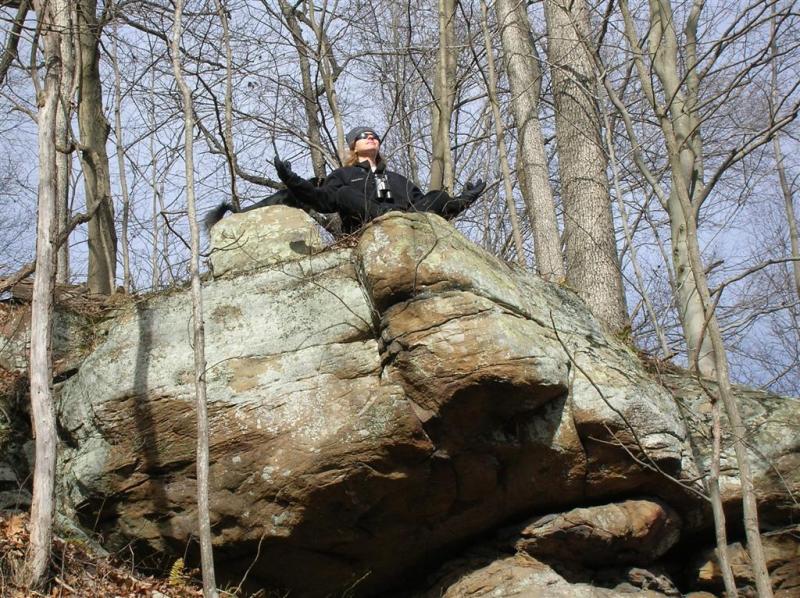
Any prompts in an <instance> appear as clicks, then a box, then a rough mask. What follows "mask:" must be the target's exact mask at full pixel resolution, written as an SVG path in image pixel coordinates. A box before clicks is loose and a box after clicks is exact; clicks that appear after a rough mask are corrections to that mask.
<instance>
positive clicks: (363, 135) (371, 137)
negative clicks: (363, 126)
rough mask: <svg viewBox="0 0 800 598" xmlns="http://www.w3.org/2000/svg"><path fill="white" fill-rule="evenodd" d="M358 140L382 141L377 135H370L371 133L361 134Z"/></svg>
mask: <svg viewBox="0 0 800 598" xmlns="http://www.w3.org/2000/svg"><path fill="white" fill-rule="evenodd" d="M356 139H375V140H377V141H380V140H381V138H380V137H378V136H377V135H376V134H375V133H370V132H369V131H366V132H364V133H361V134H360V135H359V136H358V137H356Z"/></svg>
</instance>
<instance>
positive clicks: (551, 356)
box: [59, 207, 704, 596]
mask: <svg viewBox="0 0 800 598" xmlns="http://www.w3.org/2000/svg"><path fill="white" fill-rule="evenodd" d="M273 209H274V208H265V209H263V210H255V211H254V212H251V213H247V214H240V215H238V216H237V218H238V221H237V222H236V227H238V229H237V230H239V231H240V232H242V235H245V234H250V235H251V236H252V237H258V239H259V243H262V244H263V243H267V242H268V237H269V236H268V235H267V236H265V235H261V234H259V233H258V231H251V232H250V233H247V232H246V231H247V230H248V227H252V228H255V229H258V227H261V226H262V225H263V222H264V218H268V217H269V213H268V212H269V210H273ZM279 209H280V210H281V214H280V219H285V218H288V219H289V220H291V221H292V222H294V221H295V220H293V219H294V218H295V216H297V221H300V220H301V219H302V214H291V213H288V215H287V210H290V209H289V208H285V207H280V208H279ZM262 212H263V213H262ZM224 223H226V220H223V221H222V223H220V225H222V224H224ZM220 225H217V226H220ZM225 226H231V225H228V224H225ZM215 234H216V233H215ZM237 234H238V233H237ZM290 236H291V235H290ZM214 238H217V239H219V238H222V235H221V234H217V235H216V237H214ZM276 242H278V243H281V244H282V245H284V246H289V245H287V242H286V238H285V237H282V236H281V235H277V236H276ZM306 249H308V250H306ZM226 251H228V252H232V251H236V250H235V249H233V248H232V247H231V246H230V245H226ZM270 251H271V250H270V249H269V248H265V247H263V246H261V249H260V252H261V253H262V254H264V255H269V254H270ZM276 251H277V250H276ZM307 254H308V255H307ZM226 259H227V260H228V261H229V262H230V263H234V264H235V266H233V267H230V268H228V269H227V273H224V274H223V275H222V276H220V275H219V271H217V272H216V276H215V278H214V279H213V280H210V281H208V282H206V283H204V286H203V301H204V309H205V318H204V320H205V332H206V359H207V369H206V380H207V384H208V409H209V418H210V443H211V464H210V467H211V476H210V477H211V480H210V504H211V518H212V528H213V534H214V548H215V557H216V560H217V576H218V578H221V579H223V580H227V581H229V582H232V583H234V584H238V583H239V581H240V580H241V579H242V577H243V576H244V573H245V571H247V570H248V569H249V573H248V574H247V582H246V583H247V584H248V587H252V588H285V589H288V590H291V591H292V592H293V594H292V595H298V596H315V595H319V596H324V595H329V594H330V595H341V594H342V593H343V592H345V591H347V590H348V588H350V589H351V590H350V591H352V592H354V593H355V594H358V595H380V594H382V593H385V592H386V591H387V590H388V589H393V588H397V587H401V586H403V585H404V584H405V585H408V584H409V580H410V579H412V578H413V576H414V575H416V574H417V573H418V572H420V571H425V570H428V569H430V568H431V567H432V566H434V565H435V564H436V563H437V562H439V561H440V560H441V559H442V558H444V557H445V556H446V555H447V554H449V553H451V552H452V550H453V548H454V547H458V546H463V545H464V544H465V543H466V542H468V541H470V540H471V539H472V538H475V537H477V536H479V535H481V534H485V533H487V532H489V531H490V530H492V529H493V528H495V527H496V526H498V525H500V524H506V523H507V522H509V521H513V520H517V519H519V520H521V519H524V518H526V517H531V516H532V515H534V514H542V513H555V512H560V511H568V510H569V509H572V508H574V507H576V506H579V505H581V506H583V505H586V504H587V503H590V502H598V501H600V502H602V500H601V499H603V498H608V497H619V496H626V495H634V494H639V493H648V494H650V495H653V496H657V497H661V498H662V499H664V500H668V501H671V503H672V508H675V509H677V510H678V511H692V512H697V513H703V512H704V509H703V508H702V505H703V501H702V500H700V499H698V498H695V497H694V494H693V493H692V492H693V491H696V490H698V489H699V488H700V486H699V484H698V482H697V477H698V475H697V474H698V471H697V469H696V466H695V460H694V456H693V452H692V443H691V442H690V439H691V438H690V435H689V433H688V432H687V428H686V425H685V419H684V416H683V414H682V412H681V411H680V410H679V409H677V408H676V403H675V400H674V399H673V397H672V395H671V394H670V393H669V392H668V391H667V390H666V389H665V388H664V387H663V386H662V385H661V384H659V383H658V382H656V381H655V380H654V379H653V378H652V377H651V376H650V375H649V374H647V373H646V372H645V371H644V370H643V368H642V367H641V365H640V363H639V362H638V360H637V359H636V357H635V355H634V354H633V352H632V351H631V350H630V349H629V348H627V347H626V346H625V345H623V344H621V343H620V342H618V341H616V340H615V339H613V338H610V337H608V336H607V335H606V334H604V332H603V331H602V330H601V329H600V327H599V326H598V324H597V323H596V322H595V320H594V319H593V318H592V317H591V315H590V314H589V313H588V311H587V310H586V308H585V307H584V305H583V304H582V303H581V302H580V301H579V300H578V299H577V298H576V296H575V295H574V294H573V293H571V292H569V291H566V290H564V289H562V288H559V287H558V286H555V285H551V284H548V283H545V282H543V281H541V280H539V279H537V278H535V277H533V276H531V275H530V274H529V273H526V272H522V271H520V270H518V269H515V268H514V267H511V266H509V265H507V264H505V263H503V262H501V261H499V260H497V259H496V258H494V257H493V256H491V255H489V254H488V253H486V252H484V251H483V250H482V249H480V248H479V247H477V246H475V245H474V244H472V243H471V242H470V241H468V240H467V239H466V238H464V237H463V236H462V235H461V234H460V233H459V232H457V231H456V230H455V229H454V228H453V227H452V226H451V225H450V224H448V223H447V222H446V221H444V220H443V219H441V218H439V217H437V216H433V215H428V214H398V213H391V214H388V215H386V216H384V217H382V218H380V219H378V220H375V221H374V222H372V223H371V224H370V225H369V226H368V227H366V229H365V230H364V231H363V233H362V234H361V236H360V238H359V239H358V242H357V244H356V245H355V246H354V247H346V248H328V249H325V250H319V249H318V247H317V246H316V245H315V244H314V243H313V242H308V243H305V244H304V250H303V251H302V252H294V254H287V255H286V258H285V259H283V260H281V261H277V262H270V263H268V264H267V265H264V264H263V263H261V264H259V263H258V262H253V264H254V269H252V270H250V271H243V270H244V267H243V264H245V263H246V259H245V258H244V257H243V256H241V255H239V256H235V255H230V256H228V257H227V258H226ZM256 266H258V267H256ZM215 270H220V271H224V270H225V268H219V269H217V268H215ZM191 331H192V321H191V300H190V297H189V293H188V291H177V292H172V293H169V294H164V295H159V296H154V297H151V298H149V299H147V300H143V301H140V302H137V303H136V304H135V305H131V306H129V307H127V308H125V309H124V310H123V311H122V313H121V314H120V315H119V316H117V317H116V318H115V320H114V321H113V322H112V323H111V325H110V326H109V329H108V334H107V336H106V338H105V339H104V340H103V341H102V342H100V343H99V344H98V346H97V348H96V349H95V350H94V351H93V352H92V354H91V355H90V356H89V357H88V358H87V359H86V360H85V361H84V362H83V364H82V366H81V367H80V370H79V371H78V373H77V374H76V375H74V376H73V377H71V378H70V379H69V380H68V381H67V382H66V383H65V384H64V386H63V388H62V389H61V393H60V400H59V419H60V429H61V433H62V438H63V440H64V448H63V450H62V452H61V459H60V471H61V475H60V479H61V481H62V487H61V489H60V497H61V502H62V504H63V505H64V507H65V508H66V509H68V510H72V511H73V512H74V513H76V515H77V516H78V517H79V518H80V520H81V521H82V522H83V524H84V525H85V526H87V527H90V528H92V529H93V530H95V531H97V532H99V533H100V534H102V535H103V536H104V538H105V540H106V542H107V544H108V545H109V546H110V547H120V546H124V545H127V544H129V543H132V545H133V546H135V548H136V550H138V551H139V552H140V554H147V553H148V552H156V551H157V552H162V553H165V554H166V555H170V554H175V555H183V554H184V552H185V551H186V546H187V544H188V545H190V546H191V548H190V549H189V554H190V555H191V554H193V553H194V551H195V548H194V547H195V546H196V541H195V539H194V537H195V535H196V530H197V524H196V509H195V506H194V503H195V491H196V487H195V467H194V455H195V442H196V440H195V438H196V433H195V425H196V423H195V415H194V414H195V405H194V400H195V399H194V396H195V395H194V369H193V368H194V365H193V354H192V346H191V334H192V332H191ZM668 477H669V478H671V479H672V480H674V481H668V480H667V478H668ZM678 482H681V483H682V484H683V485H684V486H685V487H683V486H681V484H680V483H678ZM687 488H688V489H687ZM606 502H607V501H606ZM658 504H661V503H658ZM665 508H666V507H665ZM668 513H669V514H668V515H665V517H667V519H668V520H669V522H670V523H669V530H670V535H669V546H671V545H672V543H674V541H675V535H676V534H678V533H679V532H678V531H677V528H676V527H675V526H676V525H677V524H676V523H674V522H675V521H678V519H679V518H678V517H677V516H675V515H674V514H673V512H672V511H671V510H668ZM659 521H660V520H659ZM690 524H691V525H694V526H695V527H697V526H700V525H701V524H702V522H700V521H699V520H696V521H694V522H693V523H692V522H690ZM664 525H665V526H666V523H665V524H664ZM645 535H646V534H645ZM665 541H666V540H665ZM658 547H659V549H660V547H662V544H658ZM629 548H630V547H628V548H626V550H627V549H629ZM652 550H655V549H652ZM525 566H527V565H525ZM537 571H538V570H537ZM545 573H546V572H545ZM543 574H544V573H543ZM537 575H538V574H537ZM547 575H550V573H546V575H545V576H547Z"/></svg>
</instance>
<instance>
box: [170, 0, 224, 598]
mask: <svg viewBox="0 0 800 598" xmlns="http://www.w3.org/2000/svg"><path fill="white" fill-rule="evenodd" d="M182 16H183V0H177V2H176V3H175V17H174V22H173V31H172V69H173V71H174V73H175V80H176V81H177V82H178V87H179V88H180V91H181V97H182V99H183V115H184V148H185V155H184V164H185V166H186V170H185V172H186V201H187V204H188V211H189V230H190V232H191V251H192V256H191V261H190V262H189V267H190V274H191V279H192V321H193V323H194V328H193V329H194V343H193V347H194V372H195V373H194V383H195V392H196V396H197V525H198V530H199V534H198V535H199V536H200V558H201V562H202V569H203V595H204V596H205V598H216V597H217V596H218V595H219V594H218V592H217V584H216V580H215V573H214V553H213V547H212V544H211V522H210V516H209V508H208V470H209V465H208V452H209V449H208V442H209V441H208V412H207V397H206V357H205V326H204V322H203V291H202V288H201V282H200V230H199V227H198V224H197V207H196V199H195V189H194V147H193V134H194V108H193V102H192V92H191V90H190V89H189V86H188V85H187V84H186V81H185V79H184V77H183V72H182V67H181V32H182V24H181V19H182Z"/></svg>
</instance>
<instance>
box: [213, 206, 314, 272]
mask: <svg viewBox="0 0 800 598" xmlns="http://www.w3.org/2000/svg"><path fill="white" fill-rule="evenodd" d="M211 244H212V247H213V251H212V252H211V265H212V268H213V271H214V275H215V276H222V275H223V274H228V273H234V272H246V271H248V270H253V269H254V268H258V267H263V266H269V265H274V264H282V263H285V262H290V261H293V260H297V259H300V258H303V257H306V256H308V255H311V254H313V253H317V252H319V251H320V250H322V248H323V244H322V238H321V237H320V233H319V226H318V225H317V223H316V222H315V221H314V220H313V219H312V218H311V217H310V216H309V215H308V214H306V213H305V212H303V211H302V210H295V209H294V208H289V207H287V206H282V205H277V206H266V207H263V208H259V209H257V210H251V211H249V212H241V213H239V214H233V215H231V216H229V217H228V218H225V219H223V220H220V221H219V222H218V223H217V224H216V225H214V227H213V228H212V229H211Z"/></svg>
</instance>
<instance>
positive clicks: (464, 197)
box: [459, 179, 486, 206]
mask: <svg viewBox="0 0 800 598" xmlns="http://www.w3.org/2000/svg"><path fill="white" fill-rule="evenodd" d="M484 189H486V183H484V182H483V180H482V179H478V180H477V181H475V182H474V183H471V182H470V183H467V185H466V186H465V187H464V190H463V191H462V192H461V196H460V197H459V199H460V200H461V201H462V202H464V204H466V205H467V206H468V205H470V204H471V203H473V202H474V201H475V200H476V199H478V197H480V195H481V193H483V190H484Z"/></svg>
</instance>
